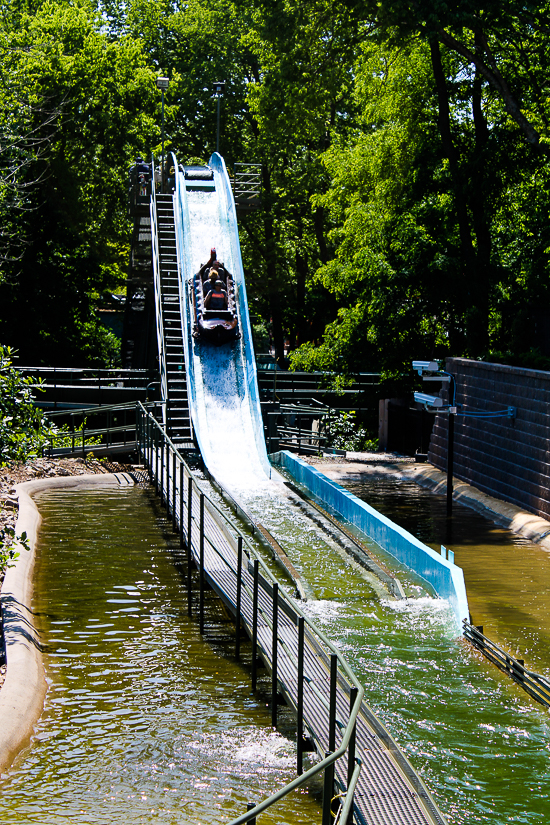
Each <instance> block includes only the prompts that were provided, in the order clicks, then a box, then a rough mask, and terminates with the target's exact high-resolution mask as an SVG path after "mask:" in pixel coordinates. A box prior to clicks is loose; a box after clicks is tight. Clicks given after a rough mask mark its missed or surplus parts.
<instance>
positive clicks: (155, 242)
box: [151, 159, 168, 401]
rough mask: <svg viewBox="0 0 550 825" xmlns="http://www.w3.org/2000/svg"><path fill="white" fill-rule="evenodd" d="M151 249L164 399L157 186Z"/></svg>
mask: <svg viewBox="0 0 550 825" xmlns="http://www.w3.org/2000/svg"><path fill="white" fill-rule="evenodd" d="M151 174H152V176H153V180H154V179H155V163H154V160H153V159H151ZM151 250H152V260H153V283H154V285H155V316H156V327H157V344H158V351H159V370H160V397H161V399H162V401H166V399H167V398H168V379H167V372H166V347H165V341H164V324H163V320H162V318H163V315H162V291H161V283H160V252H159V235H158V222H157V195H156V191H155V187H154V186H153V191H152V195H151Z"/></svg>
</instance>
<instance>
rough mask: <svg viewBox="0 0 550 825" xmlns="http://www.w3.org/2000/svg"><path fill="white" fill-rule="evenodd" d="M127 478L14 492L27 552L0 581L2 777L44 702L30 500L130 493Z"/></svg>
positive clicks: (62, 481) (43, 483)
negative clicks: (49, 494)
mask: <svg viewBox="0 0 550 825" xmlns="http://www.w3.org/2000/svg"><path fill="white" fill-rule="evenodd" d="M132 485H133V481H132V479H131V477H130V476H129V475H127V473H113V474H111V473H105V474H102V475H81V476H62V477H61V478H57V477H56V478H43V479H36V480H35V481H26V482H24V483H22V484H18V485H17V486H16V490H17V494H18V496H19V515H18V518H17V524H16V534H17V535H21V533H23V532H26V533H27V537H28V539H29V544H30V548H31V549H30V552H29V551H27V550H25V548H24V547H22V546H21V545H20V546H19V558H18V559H17V561H16V562H15V564H14V566H13V567H10V568H9V569H8V570H7V572H6V576H5V578H4V583H3V585H2V592H1V594H0V608H1V610H2V621H3V625H4V642H5V645H6V663H7V668H6V680H5V682H4V684H3V686H2V690H0V771H5V770H7V768H9V766H10V765H11V763H12V762H13V760H14V759H15V757H16V756H17V754H18V753H19V751H21V749H22V748H23V747H25V745H27V744H28V742H29V741H30V738H31V736H32V733H33V729H34V725H35V724H36V722H37V721H38V719H39V718H40V715H41V713H42V709H43V706H44V698H45V696H46V679H45V677H44V667H43V664H42V653H41V642H40V638H39V634H38V633H37V631H36V629H35V627H34V623H33V613H32V609H31V599H32V574H33V570H34V562H35V555H36V540H37V536H38V529H39V527H40V522H41V520H42V519H41V517H40V513H39V512H38V508H37V506H36V504H35V503H34V501H33V500H32V498H31V496H32V495H35V494H36V493H39V492H42V491H44V490H50V489H52V488H53V489H55V488H58V489H63V490H84V489H90V488H92V489H93V488H101V487H117V488H118V487H121V486H124V487H129V486H132Z"/></svg>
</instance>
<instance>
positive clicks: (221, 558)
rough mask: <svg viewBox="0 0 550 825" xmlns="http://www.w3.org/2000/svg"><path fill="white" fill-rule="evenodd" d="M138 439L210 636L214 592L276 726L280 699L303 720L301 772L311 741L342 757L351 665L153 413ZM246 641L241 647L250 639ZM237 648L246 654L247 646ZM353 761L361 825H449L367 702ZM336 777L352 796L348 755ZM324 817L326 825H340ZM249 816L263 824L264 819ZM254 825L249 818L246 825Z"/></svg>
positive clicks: (337, 789)
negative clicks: (261, 684)
mask: <svg viewBox="0 0 550 825" xmlns="http://www.w3.org/2000/svg"><path fill="white" fill-rule="evenodd" d="M138 433H139V436H138V437H139V442H140V445H141V452H142V455H143V457H144V459H145V461H146V463H147V464H148V466H149V468H150V470H151V474H152V477H153V480H154V483H155V484H156V486H157V489H158V490H159V493H160V494H161V496H162V498H163V500H164V502H165V504H166V507H167V511H168V513H169V514H170V515H171V516H172V520H173V524H174V528H175V529H177V530H178V531H179V533H180V536H181V543H182V546H185V547H187V553H188V560H189V562H190V563H191V565H192V564H194V565H196V566H197V568H198V571H199V581H200V583H201V587H200V589H199V593H198V594H197V593H196V592H195V593H193V594H191V591H190V584H191V579H190V574H188V601H189V607H191V604H193V609H194V611H196V608H197V605H198V618H199V622H200V624H201V629H202V628H203V625H204V613H203V608H204V586H208V587H211V588H212V589H213V590H214V591H215V592H216V593H217V594H218V596H219V597H220V598H221V599H222V601H223V602H224V604H225V605H226V607H227V608H228V610H229V611H230V612H231V614H232V615H233V616H234V617H235V622H236V625H237V616H238V615H240V619H239V624H240V626H241V627H242V628H243V629H244V630H245V632H246V634H247V635H248V637H249V639H250V640H251V641H252V683H253V688H254V687H255V681H256V656H258V657H260V658H261V660H262V661H263V664H264V665H265V667H266V668H267V669H268V671H269V673H270V674H271V676H272V685H273V690H272V706H273V707H272V712H273V717H274V721H276V706H277V701H276V697H277V694H282V695H283V696H284V698H285V700H286V702H287V704H289V705H290V706H291V707H292V708H294V710H295V711H296V713H297V719H298V730H297V740H298V770H300V768H299V766H300V763H301V753H302V752H303V749H304V746H305V745H306V743H307V740H310V741H311V742H312V743H313V745H314V748H315V750H316V751H317V752H318V754H319V756H320V757H321V758H323V757H325V756H326V755H327V753H329V752H334V751H335V750H337V749H338V748H339V747H340V745H341V743H342V740H343V737H344V735H345V731H346V728H347V726H348V723H349V722H350V704H351V705H353V704H354V701H353V700H354V697H355V696H356V695H357V688H354V686H353V681H354V677H353V674H352V673H351V671H350V670H349V667H348V666H347V665H346V663H345V661H344V660H343V657H342V656H341V654H339V653H338V652H337V651H336V650H335V648H334V647H333V646H332V644H331V643H330V641H329V640H328V639H326V638H325V637H324V636H323V634H322V633H321V632H320V631H319V630H318V629H317V628H316V627H315V625H314V624H313V623H312V622H311V621H310V620H309V618H308V617H307V616H305V615H304V614H303V612H302V610H301V608H300V606H299V604H297V603H296V602H294V600H293V599H292V598H291V597H290V596H288V594H287V593H286V592H285V590H284V588H283V587H282V586H280V585H279V583H278V582H276V580H275V579H274V578H273V576H272V575H271V573H270V571H269V570H268V568H267V567H266V566H265V564H264V563H263V561H262V560H261V559H260V558H259V557H257V556H256V554H255V551H254V549H253V548H252V547H251V546H250V545H248V544H247V541H246V538H245V537H243V536H242V534H240V532H239V530H238V528H237V527H236V526H235V525H234V524H232V523H231V522H230V521H229V520H228V519H227V518H226V516H225V515H224V514H223V513H222V512H221V511H220V510H219V509H218V508H217V506H216V505H215V504H213V503H212V502H211V501H209V500H208V499H207V498H206V496H205V495H204V494H203V493H202V492H201V490H200V488H199V486H198V484H197V483H196V481H195V480H194V478H193V476H192V473H191V471H190V470H189V468H188V467H187V466H186V465H185V463H184V461H183V459H182V458H181V456H180V455H179V454H178V453H177V451H176V450H175V448H174V447H173V445H171V443H170V441H169V440H168V439H166V437H165V436H164V434H163V433H162V431H161V430H160V428H159V427H158V425H157V424H156V422H154V420H153V419H152V418H151V417H150V416H148V415H147V414H146V413H145V411H144V415H143V416H142V418H141V423H140V427H139V429H138ZM239 559H240V562H239ZM188 566H189V565H188ZM197 595H198V599H197ZM236 635H237V639H238V638H239V635H240V634H239V633H237V634H236ZM236 645H237V653H238V645H239V642H238V641H237V642H236ZM254 650H256V655H254ZM350 677H351V678H350ZM357 684H358V683H357ZM356 709H357V708H356ZM352 722H353V718H352ZM351 759H352V767H353V766H354V765H355V759H357V760H359V761H360V763H361V770H360V773H359V779H358V782H357V786H356V789H355V797H354V806H353V815H354V820H355V822H357V823H364V825H445V820H444V818H443V817H442V815H441V814H440V812H439V811H438V809H437V807H436V805H435V803H434V802H433V800H432V798H431V796H430V794H429V792H428V791H427V789H426V787H425V786H424V784H423V782H422V781H421V779H420V778H419V777H418V776H417V775H416V773H415V772H414V770H413V768H412V767H411V765H410V764H409V763H408V761H407V759H406V758H405V756H404V755H403V754H402V753H401V751H400V750H399V748H398V747H397V745H396V744H395V742H394V741H393V739H392V738H391V736H390V735H389V733H388V732H387V731H386V729H385V728H384V727H383V725H382V724H381V722H380V721H379V720H378V719H377V718H376V716H375V715H374V714H373V713H372V711H371V710H370V708H369V707H368V706H367V705H366V704H365V703H364V702H361V704H360V707H359V711H358V713H357V716H356V724H355V758H354V754H353V751H352V757H351ZM326 777H327V774H326V775H325V783H326V782H327V779H326ZM328 777H329V778H328V786H327V784H325V787H326V788H327V787H328V788H329V791H328V794H329V795H331V796H335V795H336V794H338V793H345V791H346V789H347V787H348V753H347V752H346V754H345V755H344V756H343V757H342V758H341V759H339V760H338V761H337V762H336V763H335V765H334V788H333V785H332V783H333V777H332V774H331V773H330V772H328ZM325 793H327V792H325ZM324 807H325V810H324V814H323V821H324V822H328V821H332V822H334V821H335V820H334V819H333V818H332V815H331V814H330V811H329V813H328V817H327V814H326V806H324ZM249 816H250V817H253V816H254V811H251V812H250V813H249ZM245 820H246V816H243V817H241V818H239V819H238V820H236V822H243V821H245Z"/></svg>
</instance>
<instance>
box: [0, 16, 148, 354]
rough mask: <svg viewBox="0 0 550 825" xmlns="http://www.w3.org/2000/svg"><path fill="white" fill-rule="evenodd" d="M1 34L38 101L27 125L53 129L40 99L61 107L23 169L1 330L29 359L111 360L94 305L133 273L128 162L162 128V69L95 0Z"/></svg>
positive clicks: (33, 129) (18, 21) (1, 293)
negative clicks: (110, 26) (108, 27)
mask: <svg viewBox="0 0 550 825" xmlns="http://www.w3.org/2000/svg"><path fill="white" fill-rule="evenodd" d="M1 34H2V37H3V45H4V50H5V51H6V50H8V49H9V56H10V62H9V74H10V77H11V78H12V79H13V78H14V79H16V80H17V82H18V83H19V86H20V88H22V89H24V90H25V95H26V97H27V100H28V101H29V104H30V109H29V112H28V115H27V122H26V124H25V127H26V129H27V131H28V132H29V133H30V134H33V133H38V134H43V133H44V132H45V127H44V124H43V117H42V115H41V105H42V102H43V101H46V102H47V106H48V110H49V111H51V112H53V113H54V115H53V117H52V118H50V120H49V121H48V122H47V130H48V134H47V140H46V141H45V142H44V144H43V145H42V146H41V150H40V152H36V153H34V154H31V156H30V157H29V162H28V163H26V164H25V165H23V166H22V167H21V169H20V170H17V180H18V185H19V186H20V188H21V190H22V191H23V192H24V193H25V194H24V209H22V210H21V212H20V214H19V215H18V216H17V221H16V230H17V233H18V236H19V238H20V240H21V253H20V254H19V255H18V256H17V258H16V259H15V260H7V261H4V266H3V281H4V283H3V284H2V286H1V287H0V303H1V304H2V307H3V313H2V318H1V319H0V330H1V334H2V337H3V338H4V340H9V341H10V342H11V343H13V344H15V345H17V347H18V349H19V351H20V354H21V355H20V357H21V359H22V360H23V361H26V360H34V361H39V362H40V363H49V364H59V363H64V364H70V363H75V362H77V363H81V362H82V361H84V362H88V363H97V364H105V363H109V362H112V361H113V360H115V359H116V357H117V352H116V347H117V343H118V342H117V341H115V340H113V336H112V335H111V334H110V333H109V332H108V331H107V330H106V329H105V328H104V327H102V326H101V324H100V321H99V317H98V313H97V308H98V305H99V303H100V301H101V298H102V296H103V295H104V294H105V293H107V292H110V291H112V290H114V289H116V288H117V287H119V286H120V285H121V284H122V283H123V280H124V276H125V269H126V261H127V254H128V229H129V225H128V221H127V218H126V203H125V192H126V175H127V168H128V166H129V165H130V162H131V159H132V158H133V157H134V156H135V153H136V151H140V150H141V151H143V150H144V149H145V148H146V147H148V146H149V145H150V144H151V142H152V137H156V135H157V134H158V128H157V126H156V125H155V121H154V114H155V108H156V105H157V94H156V89H155V85H154V74H153V72H152V70H151V69H150V68H147V66H146V63H145V58H144V57H143V54H142V50H141V46H140V44H139V43H137V42H135V41H134V40H132V39H131V38H129V37H123V38H121V39H119V40H116V41H113V40H111V39H109V38H108V36H107V35H106V34H104V33H103V32H102V31H101V19H100V18H99V17H98V16H97V15H95V14H94V13H93V11H92V10H91V8H90V7H89V6H85V5H83V6H73V5H71V4H66V3H53V2H46V3H43V4H42V5H40V7H39V8H38V9H36V10H33V12H27V11H21V12H19V13H18V14H17V15H14V16H13V17H12V19H11V20H10V21H8V22H7V23H6V22H5V21H4V27H3V29H2V32H1ZM34 111H36V114H35V115H33V112H34Z"/></svg>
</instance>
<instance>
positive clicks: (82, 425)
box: [42, 401, 163, 458]
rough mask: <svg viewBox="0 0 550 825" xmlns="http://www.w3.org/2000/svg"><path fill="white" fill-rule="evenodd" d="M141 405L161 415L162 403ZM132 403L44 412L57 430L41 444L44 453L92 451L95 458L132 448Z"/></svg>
mask: <svg viewBox="0 0 550 825" xmlns="http://www.w3.org/2000/svg"><path fill="white" fill-rule="evenodd" d="M145 407H146V408H147V409H148V410H149V411H150V412H151V413H152V414H154V415H155V416H156V417H158V418H162V409H163V405H162V403H161V402H158V401H152V402H149V403H148V404H146V405H145ZM136 410H137V407H136V404H135V403H134V402H132V403H131V404H112V405H106V406H102V407H90V408H87V409H84V410H58V411H56V412H48V413H46V418H47V419H48V420H49V421H50V422H51V423H52V424H55V425H56V427H57V428H58V430H59V431H58V433H57V434H56V435H54V436H52V438H51V439H50V440H49V441H48V442H47V444H45V445H44V447H43V450H42V453H43V455H47V456H56V457H67V458H68V457H71V456H86V455H88V454H89V453H93V454H94V456H95V457H96V458H100V457H102V456H106V455H110V454H112V453H130V452H134V451H135V449H136Z"/></svg>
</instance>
